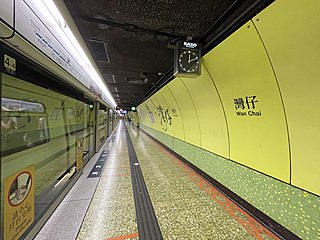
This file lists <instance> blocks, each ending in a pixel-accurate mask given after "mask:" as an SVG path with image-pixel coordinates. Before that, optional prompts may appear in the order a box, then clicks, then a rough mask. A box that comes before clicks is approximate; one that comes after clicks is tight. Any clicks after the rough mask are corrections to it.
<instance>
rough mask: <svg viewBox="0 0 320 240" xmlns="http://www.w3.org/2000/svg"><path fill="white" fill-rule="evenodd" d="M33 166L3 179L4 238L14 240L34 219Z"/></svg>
mask: <svg viewBox="0 0 320 240" xmlns="http://www.w3.org/2000/svg"><path fill="white" fill-rule="evenodd" d="M34 171H35V168H34V166H30V167H27V168H25V169H22V170H21V171H19V172H17V173H15V174H13V175H11V176H9V177H7V178H6V179H5V180H4V239H8V240H15V239H19V237H20V236H21V235H22V234H23V233H24V232H25V231H26V230H27V228H28V227H29V226H30V225H31V224H32V223H33V221H34Z"/></svg>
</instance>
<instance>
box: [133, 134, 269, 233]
mask: <svg viewBox="0 0 320 240" xmlns="http://www.w3.org/2000/svg"><path fill="white" fill-rule="evenodd" d="M135 131H136V130H134V129H131V130H130V136H131V140H132V142H133V145H134V147H135V150H136V154H137V157H138V159H139V162H140V167H141V170H142V172H143V176H144V179H145V182H146V185H147V188H148V191H149V195H150V198H151V201H152V203H153V207H154V210H155V213H156V216H157V219H158V223H159V225H160V228H161V231H162V234H163V237H164V239H256V238H255V237H254V236H253V235H252V234H250V232H249V231H248V230H247V229H246V228H245V227H243V225H241V224H240V223H239V221H237V220H236V219H235V218H234V217H232V216H231V215H230V214H229V212H228V211H227V210H226V209H225V208H223V207H222V206H221V205H219V204H218V203H217V202H216V201H214V200H213V198H212V197H211V196H210V195H209V194H208V193H207V192H206V191H204V190H203V189H201V188H200V187H199V186H198V185H197V184H195V182H194V181H193V180H192V179H190V176H188V175H187V174H186V172H185V171H184V170H183V169H181V168H179V167H178V166H177V165H176V164H175V163H174V162H173V161H172V160H171V159H170V158H169V157H168V156H167V155H165V154H161V152H160V151H159V148H157V144H156V143H155V142H153V143H152V141H150V138H149V137H147V136H146V135H145V134H143V133H142V132H140V133H139V134H137V133H135ZM144 142H146V143H147V146H148V147H145V148H142V147H141V146H142V145H143V144H144ZM152 148H155V149H158V150H157V152H158V154H157V155H151V153H150V152H148V149H152ZM265 239H269V238H268V237H266V238H265Z"/></svg>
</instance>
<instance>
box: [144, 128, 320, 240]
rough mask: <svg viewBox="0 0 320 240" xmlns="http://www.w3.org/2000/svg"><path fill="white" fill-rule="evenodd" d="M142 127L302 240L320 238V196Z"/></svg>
mask: <svg viewBox="0 0 320 240" xmlns="http://www.w3.org/2000/svg"><path fill="white" fill-rule="evenodd" d="M140 127H141V128H142V129H143V130H144V131H146V132H148V133H149V134H150V135H152V136H154V137H155V138H156V139H158V140H159V141H160V142H162V143H163V144H164V145H166V146H168V147H169V148H171V149H173V150H174V151H175V152H176V153H178V154H179V155H181V156H182V157H184V158H185V159H187V160H188V161H189V162H191V163H192V164H194V165H195V166H197V167H198V168H200V169H202V170H203V171H204V172H206V173H207V174H208V175H210V176H211V177H213V178H214V179H216V180H217V181H219V182H220V183H222V184H223V185H224V186H226V187H227V188H229V189H230V190H232V191H233V192H235V193H236V194H238V195H239V196H240V197H242V198H243V199H245V200H246V201H248V202H249V203H251V204H252V205H253V206H255V207H256V208H258V209H259V210H261V211H262V212H264V213H265V214H267V215H268V216H270V217H271V218H272V219H274V220H275V221H277V222H279V223H280V224H282V225H283V226H285V227H286V228H288V229H289V230H290V231H292V232H294V233H295V234H296V235H298V236H299V237H301V238H303V239H310V240H311V239H312V240H313V239H320V197H319V196H316V195H313V194H310V193H308V192H305V191H303V190H301V189H298V188H296V187H293V186H291V185H289V184H286V183H283V182H281V181H278V180H276V179H274V178H271V177H269V176H267V175H264V174H262V173H259V172H257V171H254V170H252V169H250V168H247V167H244V166H242V165H240V164H238V163H235V162H233V161H230V160H228V159H225V158H222V157H220V156H218V155H215V154H214V153H211V152H208V151H206V150H203V149H201V148H199V147H196V146H194V145H191V144H189V143H186V142H184V141H181V140H179V139H176V138H174V137H172V136H169V135H167V134H164V133H162V132H159V131H157V130H155V129H151V128H149V127H146V126H144V125H141V126H140Z"/></svg>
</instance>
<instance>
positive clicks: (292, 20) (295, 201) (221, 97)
mask: <svg viewBox="0 0 320 240" xmlns="http://www.w3.org/2000/svg"><path fill="white" fill-rule="evenodd" d="M319 11H320V4H319V2H318V1H317V0H309V1H304V2H302V1H299V0H293V1H284V0H281V1H280V0H278V1H276V2H274V3H273V4H272V5H271V6H269V7H268V8H267V9H265V10H264V11H263V12H261V13H260V14H258V15H257V16H256V17H254V18H253V19H252V20H251V21H249V22H248V23H247V24H245V25H244V26H242V27H241V28H240V29H239V30H237V31H236V32H235V33H234V34H232V35H231V36H230V37H229V38H227V39H226V40H225V41H223V42H222V43H221V44H220V45H218V46H217V47H216V48H214V49H213V50H212V51H211V52H209V53H208V54H206V55H205V56H204V57H203V61H202V74H201V76H200V77H198V78H196V79H187V78H176V79H174V80H173V81H171V82H170V83H169V84H168V85H167V86H165V87H164V88H162V89H161V90H160V91H158V92H157V93H156V94H155V95H153V96H152V97H150V98H149V99H148V100H147V101H145V102H144V103H143V104H141V105H140V106H139V107H138V110H139V113H140V118H141V119H140V122H141V123H140V125H141V127H142V128H143V129H144V130H146V131H147V132H149V133H150V134H152V135H153V136H155V137H156V138H158V139H159V140H160V141H162V142H163V143H164V144H166V145H167V146H168V147H170V148H172V149H173V150H174V151H176V152H177V153H179V154H180V155H182V156H183V157H185V158H186V159H188V160H189V161H190V162H192V163H193V164H195V165H196V166H198V167H200V168H201V169H202V170H204V171H205V172H206V173H208V174H209V175H211V176H212V177H214V178H216V179H217V180H218V181H220V182H221V183H223V184H224V185H226V186H227V187H228V188H230V189H231V190H233V191H234V192H236V193H237V194H238V195H240V196H241V197H243V198H244V199H246V200H247V201H249V202H250V203H251V204H253V205H254V206H256V207H257V208H258V209H260V210H262V211H263V212H265V213H266V214H268V215H269V216H271V217H272V218H274V219H275V220H276V221H278V222H279V223H281V224H283V225H284V226H286V227H287V228H289V229H290V230H292V231H293V232H295V233H296V234H297V235H299V236H301V237H303V238H309V239H320V219H319V216H320V198H319V195H320V184H319V182H320V173H319V169H320V160H319V157H318V154H317V149H318V143H319V140H320V124H319V120H318V117H319V115H320V114H319V112H317V110H316V108H315V107H314V106H315V105H316V104H317V103H318V102H319V92H320V83H319V76H320V68H319V66H318V64H319V60H320V49H319V39H320V31H319V30H318V22H319V20H320V19H319V15H318V13H319Z"/></svg>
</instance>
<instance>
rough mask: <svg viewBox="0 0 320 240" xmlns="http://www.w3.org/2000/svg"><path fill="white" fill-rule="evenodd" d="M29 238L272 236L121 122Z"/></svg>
mask: <svg viewBox="0 0 320 240" xmlns="http://www.w3.org/2000/svg"><path fill="white" fill-rule="evenodd" d="M35 239H36V240H44V239H46V240H51V239H52V240H53V239H54V240H59V239H61V240H62V239H63V240H72V239H79V240H89V239H94V240H99V239H101V240H107V239H108V240H111V239H113V240H120V239H148V240H149V239H278V237H277V236H276V235H274V234H273V233H272V232H270V231H269V230H268V229H267V228H265V227H264V226H263V225H262V224H260V223H259V222H257V221H256V220H255V219H254V218H253V217H252V216H250V215H249V214H248V213H246V212H245V211H244V210H242V209H241V208H240V207H239V206H237V204H235V203H233V202H232V201H231V200H229V198H228V197H226V196H225V195H223V194H222V193H221V192H219V191H218V190H217V189H216V188H215V187H213V186H212V185H211V184H210V183H209V182H207V181H206V180H205V179H204V178H202V176H201V175H199V174H198V173H196V172H195V171H194V170H193V169H192V168H190V167H189V166H188V165H187V164H185V162H184V161H182V160H180V159H179V158H178V157H177V156H175V155H173V154H172V153H171V152H169V151H168V150H167V149H166V148H165V147H163V146H162V145H160V144H159V143H158V142H156V141H155V140H154V139H152V138H151V137H150V136H148V135H147V134H146V133H144V132H143V131H142V130H141V129H139V128H137V127H135V126H133V125H132V124H129V123H127V122H124V121H123V120H122V121H120V122H119V124H118V126H117V128H116V129H115V131H114V132H113V134H112V135H111V136H110V137H109V138H108V140H107V141H106V143H105V145H104V146H103V147H102V149H101V150H100V152H99V153H97V154H96V155H95V156H94V157H93V158H92V159H91V160H90V161H89V163H88V164H87V165H86V166H85V168H84V171H83V174H82V176H81V177H80V179H79V180H78V181H77V183H76V184H75V185H74V187H73V188H72V189H71V191H70V192H69V193H68V195H67V196H66V197H65V198H64V200H63V201H62V202H61V204H60V205H59V207H58V208H57V209H56V210H55V212H54V213H53V214H52V216H51V217H50V218H49V220H48V221H47V223H46V225H45V226H44V227H43V228H42V229H41V231H40V232H39V233H38V235H37V236H36V238H35Z"/></svg>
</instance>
